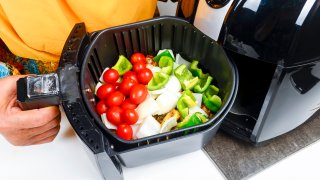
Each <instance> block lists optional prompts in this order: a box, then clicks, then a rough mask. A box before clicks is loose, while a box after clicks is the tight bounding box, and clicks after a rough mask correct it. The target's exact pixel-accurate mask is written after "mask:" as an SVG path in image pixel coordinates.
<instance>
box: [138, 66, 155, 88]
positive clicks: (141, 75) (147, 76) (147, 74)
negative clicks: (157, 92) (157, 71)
mask: <svg viewBox="0 0 320 180" xmlns="http://www.w3.org/2000/svg"><path fill="white" fill-rule="evenodd" d="M137 77H138V81H139V82H140V83H141V84H144V85H146V84H148V82H149V81H150V80H151V79H152V77H153V74H152V71H151V70H150V69H149V68H145V69H142V70H140V71H139V72H138V75H137Z"/></svg>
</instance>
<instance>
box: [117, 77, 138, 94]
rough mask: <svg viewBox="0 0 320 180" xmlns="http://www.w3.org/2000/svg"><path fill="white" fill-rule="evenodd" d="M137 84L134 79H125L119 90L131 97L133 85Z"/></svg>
mask: <svg viewBox="0 0 320 180" xmlns="http://www.w3.org/2000/svg"><path fill="white" fill-rule="evenodd" d="M136 83H137V82H135V81H134V80H132V79H124V80H123V81H122V82H121V83H120V86H119V90H120V91H121V92H122V93H123V94H124V95H125V96H126V95H129V93H130V89H131V87H132V86H133V85H135V84H136Z"/></svg>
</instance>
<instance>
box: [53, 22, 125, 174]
mask: <svg viewBox="0 0 320 180" xmlns="http://www.w3.org/2000/svg"><path fill="white" fill-rule="evenodd" d="M89 41H90V37H89V35H88V34H87V32H86V29H85V25H84V23H79V24H76V25H75V26H74V28H73V30H72V31H71V33H70V35H69V37H68V40H67V42H66V44H65V46H64V48H63V51H62V55H61V58H60V65H59V69H58V74H59V78H60V89H61V99H62V106H63V109H64V111H65V113H66V116H67V118H68V120H69V122H70V124H71V126H72V127H73V129H74V131H75V132H76V134H77V135H78V137H79V138H80V139H81V140H82V142H83V143H84V144H85V145H86V147H87V148H88V149H89V150H90V151H91V153H89V154H91V155H92V156H93V159H94V160H95V161H96V164H97V167H98V169H99V170H100V172H101V173H102V175H103V177H104V178H105V179H106V180H122V179H123V175H122V169H121V166H120V162H119V161H118V159H117V157H116V156H115V154H114V153H113V151H112V148H111V145H110V144H109V142H108V139H107V138H106V137H105V136H104V134H103V133H102V132H101V130H100V129H99V128H98V127H97V125H96V124H95V123H94V120H93V117H92V116H91V115H89V113H88V110H87V109H86V108H87V107H86V106H85V102H84V101H85V98H83V96H82V95H81V87H80V78H79V76H80V73H79V72H80V69H81V65H82V63H83V60H84V54H85V52H86V48H87V45H88V44H89Z"/></svg>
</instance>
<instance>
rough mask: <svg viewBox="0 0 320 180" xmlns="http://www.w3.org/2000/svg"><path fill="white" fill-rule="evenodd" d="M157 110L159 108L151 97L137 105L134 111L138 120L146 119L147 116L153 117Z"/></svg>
mask: <svg viewBox="0 0 320 180" xmlns="http://www.w3.org/2000/svg"><path fill="white" fill-rule="evenodd" d="M158 110H159V106H158V104H157V102H156V101H155V100H154V99H153V98H152V97H151V96H149V97H147V99H146V100H145V101H143V102H142V103H141V104H139V106H138V107H137V109H136V111H137V113H138V115H139V118H140V120H142V119H144V118H146V117H147V116H151V115H154V114H155V113H156V112H157V111H158Z"/></svg>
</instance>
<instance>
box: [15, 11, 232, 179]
mask: <svg viewBox="0 0 320 180" xmlns="http://www.w3.org/2000/svg"><path fill="white" fill-rule="evenodd" d="M166 48H167V49H172V50H173V52H174V53H179V54H181V55H182V56H183V57H185V58H186V59H190V60H191V59H198V60H199V61H200V64H201V65H203V66H204V67H206V68H205V69H206V71H207V72H208V73H210V74H211V75H213V77H214V78H215V81H216V83H217V85H218V86H219V88H220V94H219V95H220V96H221V98H222V101H223V105H222V107H221V108H220V110H219V111H218V112H217V113H216V114H215V116H214V117H213V118H212V119H210V120H209V121H208V122H206V123H204V124H201V125H197V126H194V127H189V128H185V129H180V130H174V131H170V132H167V133H162V134H158V135H154V136H150V137H145V138H141V139H137V140H131V141H126V140H123V139H121V138H119V137H117V136H116V135H115V134H114V133H113V132H111V131H110V130H109V129H107V128H106V127H105V125H104V124H103V123H102V122H101V119H100V117H99V116H98V114H97V113H96V112H95V104H96V102H97V99H96V97H95V95H94V89H95V86H96V84H97V83H98V81H99V77H100V75H101V74H102V72H103V69H104V68H106V67H110V66H112V65H114V64H115V62H116V60H117V59H118V56H119V55H120V54H121V55H125V56H126V57H130V55H132V54H133V53H134V52H142V53H144V54H150V55H155V54H156V53H157V51H158V50H160V49H166ZM17 84H18V97H17V98H18V100H19V102H20V104H21V106H22V107H24V108H26V109H30V108H39V107H43V106H48V105H53V104H61V105H62V106H63V109H64V111H65V113H66V116H67V119H68V120H69V122H70V124H71V126H72V127H73V129H74V130H75V132H76V134H77V135H78V137H79V138H80V139H81V141H82V142H83V143H84V145H85V146H84V147H86V149H87V150H88V154H89V156H90V157H91V159H93V160H94V161H95V162H96V163H95V164H96V165H97V168H98V169H99V170H100V172H101V174H102V175H103V177H104V178H105V179H110V180H116V179H123V176H122V170H121V165H124V166H126V167H135V166H138V165H142V164H146V163H150V162H154V161H157V160H161V159H164V158H169V157H173V156H176V155H180V154H184V153H188V152H192V151H195V150H198V149H200V148H202V147H203V146H204V145H206V144H207V143H208V142H209V141H210V140H211V139H212V138H213V136H214V135H215V133H216V132H217V130H218V128H219V126H220V124H221V123H222V121H223V120H224V118H225V116H226V115H227V113H228V112H229V110H230V108H231V106H232V104H233V102H234V100H235V96H236V93H237V87H238V74H237V70H236V67H235V65H234V64H233V63H232V62H231V60H229V58H228V57H227V55H226V54H225V51H224V50H223V48H222V47H221V46H219V45H218V44H217V43H216V42H215V41H213V40H212V39H211V38H209V37H208V36H206V35H205V34H203V33H202V32H200V31H199V30H198V29H197V28H195V27H194V26H193V25H191V24H190V23H188V22H187V21H184V20H182V19H178V18H174V17H160V18H156V19H152V20H147V21H143V22H138V23H134V24H128V25H123V26H119V27H114V28H109V29H105V30H101V31H97V32H93V33H90V34H89V33H86V30H85V26H84V24H77V25H75V27H74V29H73V30H72V32H71V34H70V35H69V37H68V40H67V41H66V44H65V47H64V49H63V52H62V55H61V59H60V64H59V68H58V70H57V72H56V73H53V74H46V75H40V76H30V77H26V78H23V79H20V80H19V81H18V83H17Z"/></svg>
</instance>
